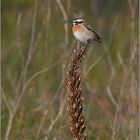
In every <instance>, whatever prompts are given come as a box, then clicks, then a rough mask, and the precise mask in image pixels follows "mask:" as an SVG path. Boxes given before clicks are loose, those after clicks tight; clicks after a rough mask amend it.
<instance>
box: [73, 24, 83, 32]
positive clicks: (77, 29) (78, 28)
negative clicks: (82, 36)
mask: <svg viewBox="0 0 140 140" xmlns="http://www.w3.org/2000/svg"><path fill="white" fill-rule="evenodd" d="M80 29H81V26H80V25H75V26H73V28H72V31H73V32H77V31H79V30H80Z"/></svg>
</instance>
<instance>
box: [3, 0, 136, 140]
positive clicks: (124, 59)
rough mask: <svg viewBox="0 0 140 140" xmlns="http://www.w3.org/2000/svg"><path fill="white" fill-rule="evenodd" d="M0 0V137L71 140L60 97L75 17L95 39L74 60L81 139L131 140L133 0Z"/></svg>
mask: <svg viewBox="0 0 140 140" xmlns="http://www.w3.org/2000/svg"><path fill="white" fill-rule="evenodd" d="M1 4H2V7H1V9H2V15H1V25H2V28H1V34H2V38H1V42H2V43H1V46H2V47H1V52H2V54H1V64H2V77H1V79H2V84H1V85H2V88H1V89H2V90H1V91H2V109H1V111H2V112H1V123H2V124H1V128H2V131H1V137H2V139H5V140H8V139H9V140H37V139H38V140H71V139H72V135H71V133H70V130H69V122H68V116H67V111H66V107H67V105H66V100H65V98H66V71H67V69H68V64H69V61H70V54H71V52H72V50H73V48H76V47H77V41H76V40H75V39H74V36H73V34H72V31H71V28H72V24H71V21H72V20H73V19H75V18H84V19H85V20H86V21H87V22H88V23H89V24H90V25H92V26H93V28H94V29H96V30H97V32H98V33H99V34H100V35H101V37H102V39H103V42H102V44H98V43H96V42H94V43H92V44H91V45H90V48H89V50H88V52H87V54H86V58H85V60H84V61H83V62H82V65H81V69H82V73H81V75H82V76H81V77H82V79H83V82H82V89H83V96H84V98H85V106H84V109H85V120H86V122H85V124H86V125H87V130H86V131H87V134H88V139H89V140H136V139H138V82H139V79H138V70H139V69H138V63H139V52H138V51H139V48H138V46H139V44H138V43H139V42H138V28H139V25H138V0H123V1H122V0H106V1H105V0H83V1H81V0H74V1H73V0H61V1H60V0H36V1H34V0H14V1H12V0H2V3H1ZM59 4H61V6H62V7H63V8H64V10H65V12H66V16H67V17H66V19H65V18H64V17H63V13H62V11H61V9H60V5H59ZM64 27H66V28H64ZM81 45H82V44H81ZM46 112H47V115H46V114H45V113H46Z"/></svg>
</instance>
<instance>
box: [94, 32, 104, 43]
mask: <svg viewBox="0 0 140 140" xmlns="http://www.w3.org/2000/svg"><path fill="white" fill-rule="evenodd" d="M92 32H93V33H94V34H95V36H96V38H95V39H94V40H95V41H97V42H99V43H102V38H101V37H100V36H99V35H98V34H97V33H96V32H95V31H94V30H93V31H92Z"/></svg>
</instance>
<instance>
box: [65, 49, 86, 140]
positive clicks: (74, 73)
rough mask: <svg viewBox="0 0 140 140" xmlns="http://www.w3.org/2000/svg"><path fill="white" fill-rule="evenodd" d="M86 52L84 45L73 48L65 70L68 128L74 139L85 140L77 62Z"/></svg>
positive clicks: (78, 62)
mask: <svg viewBox="0 0 140 140" xmlns="http://www.w3.org/2000/svg"><path fill="white" fill-rule="evenodd" d="M85 53H86V47H81V48H80V49H79V50H74V51H73V53H72V57H71V64H70V68H69V70H68V72H67V77H68V82H67V94H68V108H67V110H68V115H69V121H70V130H71V132H72V134H73V136H74V138H75V139H76V140H86V139H87V136H86V134H85V133H84V131H85V128H86V126H85V124H84V111H83V97H82V89H81V88H80V83H81V80H80V68H79V64H80V62H81V61H82V58H83V57H84V55H85Z"/></svg>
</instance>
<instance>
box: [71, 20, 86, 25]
mask: <svg viewBox="0 0 140 140" xmlns="http://www.w3.org/2000/svg"><path fill="white" fill-rule="evenodd" d="M82 23H84V20H83V19H75V20H73V21H72V24H73V26H75V25H78V24H82Z"/></svg>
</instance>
